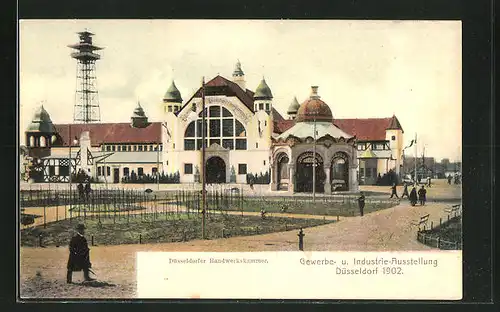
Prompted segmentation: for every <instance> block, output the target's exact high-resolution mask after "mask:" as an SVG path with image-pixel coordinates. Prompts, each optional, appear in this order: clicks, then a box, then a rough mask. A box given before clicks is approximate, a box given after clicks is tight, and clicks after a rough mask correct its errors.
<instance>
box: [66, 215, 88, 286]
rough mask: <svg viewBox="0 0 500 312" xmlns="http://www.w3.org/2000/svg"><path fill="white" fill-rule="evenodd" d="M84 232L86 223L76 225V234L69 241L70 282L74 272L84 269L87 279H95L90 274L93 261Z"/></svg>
mask: <svg viewBox="0 0 500 312" xmlns="http://www.w3.org/2000/svg"><path fill="white" fill-rule="evenodd" d="M84 234H85V225H84V224H82V223H80V224H78V225H77V226H76V235H74V236H73V238H71V241H70V243H69V259H68V266H67V275H66V282H67V283H68V284H71V283H72V282H73V281H72V279H73V272H79V271H82V270H83V278H84V279H85V281H93V280H95V279H93V278H91V277H90V276H89V272H90V268H91V267H92V263H90V255H89V251H90V249H89V245H88V244H87V239H86V238H85V236H84Z"/></svg>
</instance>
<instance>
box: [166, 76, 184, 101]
mask: <svg viewBox="0 0 500 312" xmlns="http://www.w3.org/2000/svg"><path fill="white" fill-rule="evenodd" d="M163 101H164V102H174V103H182V97H181V93H180V92H179V89H177V87H176V86H175V82H174V81H172V84H171V85H170V87H169V88H168V90H167V92H166V93H165V96H163Z"/></svg>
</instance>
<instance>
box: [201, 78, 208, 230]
mask: <svg viewBox="0 0 500 312" xmlns="http://www.w3.org/2000/svg"><path fill="white" fill-rule="evenodd" d="M201 116H202V117H201V171H202V174H201V178H202V180H201V207H202V208H201V239H205V214H206V203H207V198H206V196H207V195H206V178H207V174H206V170H205V131H206V130H205V77H203V78H202V80H201Z"/></svg>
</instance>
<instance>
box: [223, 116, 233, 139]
mask: <svg viewBox="0 0 500 312" xmlns="http://www.w3.org/2000/svg"><path fill="white" fill-rule="evenodd" d="M233 135H234V126H233V120H232V119H223V120H222V136H225V137H232V136H233Z"/></svg>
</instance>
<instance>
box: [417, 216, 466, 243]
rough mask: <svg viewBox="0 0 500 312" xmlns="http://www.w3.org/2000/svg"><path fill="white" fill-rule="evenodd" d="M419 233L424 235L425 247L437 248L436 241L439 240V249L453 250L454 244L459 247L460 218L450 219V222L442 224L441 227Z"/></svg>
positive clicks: (460, 237)
mask: <svg viewBox="0 0 500 312" xmlns="http://www.w3.org/2000/svg"><path fill="white" fill-rule="evenodd" d="M421 233H422V234H424V235H425V238H426V242H425V244H426V245H429V246H433V247H437V239H438V238H439V240H440V242H439V247H440V248H441V249H454V247H455V243H457V244H458V245H457V246H461V242H462V217H461V216H457V217H454V218H451V219H450V221H448V222H446V223H443V224H442V225H441V226H437V227H435V228H433V229H432V230H425V231H422V232H421Z"/></svg>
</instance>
